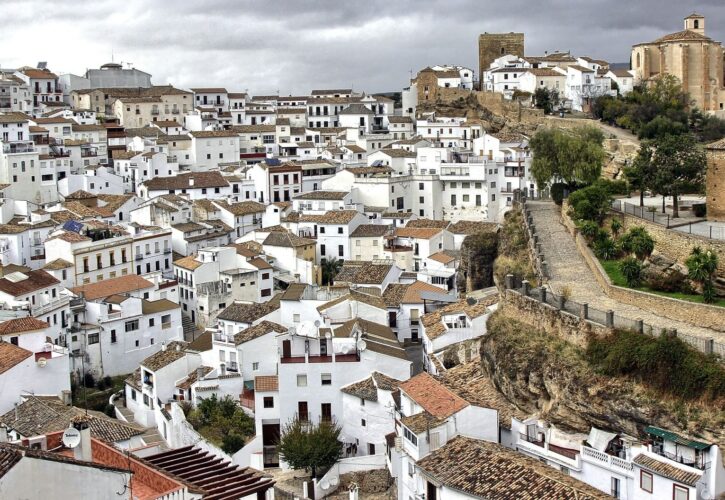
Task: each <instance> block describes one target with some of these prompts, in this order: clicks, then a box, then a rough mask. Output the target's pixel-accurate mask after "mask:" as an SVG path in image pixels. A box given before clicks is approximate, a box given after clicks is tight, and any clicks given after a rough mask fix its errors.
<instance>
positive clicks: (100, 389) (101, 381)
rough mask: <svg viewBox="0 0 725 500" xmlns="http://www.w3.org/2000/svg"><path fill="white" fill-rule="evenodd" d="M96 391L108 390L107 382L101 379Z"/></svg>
mask: <svg viewBox="0 0 725 500" xmlns="http://www.w3.org/2000/svg"><path fill="white" fill-rule="evenodd" d="M96 389H98V390H99V391H105V390H106V380H105V379H102V378H99V379H98V381H97V382H96Z"/></svg>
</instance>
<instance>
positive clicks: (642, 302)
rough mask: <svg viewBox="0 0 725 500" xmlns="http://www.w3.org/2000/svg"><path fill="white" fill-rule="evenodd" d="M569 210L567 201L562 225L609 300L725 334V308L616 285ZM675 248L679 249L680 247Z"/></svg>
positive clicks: (663, 251)
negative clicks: (571, 237) (577, 226)
mask: <svg viewBox="0 0 725 500" xmlns="http://www.w3.org/2000/svg"><path fill="white" fill-rule="evenodd" d="M568 209H569V207H568V205H567V203H566V201H564V203H563V205H562V208H561V218H562V222H563V223H564V226H566V228H567V229H568V230H569V232H570V233H571V234H572V236H573V237H574V239H575V241H576V245H577V248H578V249H579V252H580V253H581V255H582V256H583V257H584V260H585V262H586V263H587V266H589V269H591V271H592V273H593V274H594V278H595V279H596V280H597V282H598V283H599V285H600V286H601V287H602V289H603V290H604V293H606V294H607V296H608V297H611V298H612V299H614V300H617V301H619V302H622V303H624V304H630V305H633V306H637V307H639V308H641V309H645V310H647V311H649V312H651V313H653V314H657V315H659V316H663V317H665V318H670V319H673V320H677V321H684V322H686V323H690V324H692V325H695V326H699V327H701V328H710V329H712V330H716V331H720V332H723V331H725V309H723V308H722V307H717V306H711V305H707V304H698V303H696V302H688V301H686V300H679V299H672V298H670V297H665V296H662V295H656V294H652V293H647V292H640V291H639V290H632V289H630V288H624V287H620V286H616V285H613V284H612V282H611V280H610V279H609V275H607V273H606V272H605V271H604V269H603V268H602V266H601V264H600V263H599V259H597V258H596V256H595V255H594V254H593V253H592V251H591V249H590V248H589V246H588V245H587V243H586V240H585V239H584V237H582V235H581V234H579V231H578V230H577V229H576V226H575V225H574V222H573V221H572V220H571V218H570V217H569V215H568V214H567V212H568ZM632 219H634V220H635V221H638V222H647V221H644V220H642V219H638V218H636V217H632ZM634 225H641V226H644V224H633V223H631V226H634ZM649 225H650V226H652V225H654V226H657V225H656V224H652V223H649ZM625 227H626V226H625ZM657 227H659V229H660V230H664V231H667V233H668V234H669V233H673V232H674V231H671V230H669V231H668V230H666V229H664V228H662V227H661V226H657ZM645 228H646V229H647V231H648V232H650V228H649V227H647V226H645ZM650 234H652V232H650ZM684 236H690V235H684ZM652 237H653V238H654V237H655V235H654V234H652ZM660 237H661V238H662V237H663V235H662V234H660ZM675 238H676V237H674V236H673V239H675ZM672 246H676V244H674V245H672ZM658 250H660V251H662V253H664V254H665V255H668V256H670V257H672V258H674V256H672V255H670V254H669V253H668V252H667V251H666V250H664V249H662V247H659V248H658ZM688 255H689V253H688ZM722 260H723V258H722V257H721V261H722Z"/></svg>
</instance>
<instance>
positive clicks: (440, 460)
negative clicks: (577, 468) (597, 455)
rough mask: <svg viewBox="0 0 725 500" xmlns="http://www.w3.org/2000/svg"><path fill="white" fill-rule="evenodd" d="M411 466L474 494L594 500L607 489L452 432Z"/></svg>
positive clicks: (498, 447)
mask: <svg viewBox="0 0 725 500" xmlns="http://www.w3.org/2000/svg"><path fill="white" fill-rule="evenodd" d="M416 466H417V467H419V468H420V469H422V470H423V471H424V474H425V475H426V476H430V477H431V478H433V480H434V481H435V482H436V483H440V484H443V485H445V486H447V487H449V488H451V489H454V490H458V491H460V492H463V493H464V494H467V495H471V496H474V497H476V498H501V499H519V498H521V499H523V498H532V499H533V498H536V499H537V500H595V499H605V498H611V497H610V496H609V495H606V494H604V493H602V492H601V491H599V490H597V489H596V488H593V487H592V486H589V485H588V484H585V483H583V482H581V481H578V480H576V479H574V478H572V477H571V476H569V475H568V474H565V473H563V472H561V471H559V470H557V469H555V468H553V467H551V466H549V465H547V464H544V463H541V462H539V461H538V460H536V459H534V458H532V457H529V456H527V455H524V454H523V453H519V452H516V451H513V450H510V449H508V448H505V447H504V446H502V445H500V444H497V443H490V442H487V441H481V440H477V439H471V438H467V437H463V436H459V437H456V438H454V439H452V440H450V441H449V442H448V443H446V444H445V445H444V446H442V447H441V448H439V449H438V450H436V451H434V452H432V453H431V454H430V455H428V456H426V457H425V458H423V459H421V460H419V461H418V462H417V463H416Z"/></svg>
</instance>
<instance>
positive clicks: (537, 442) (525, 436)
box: [519, 432, 544, 448]
mask: <svg viewBox="0 0 725 500" xmlns="http://www.w3.org/2000/svg"><path fill="white" fill-rule="evenodd" d="M519 437H520V438H521V440H522V441H526V442H527V443H531V444H535V445H536V446H540V447H541V448H543V447H544V439H543V438H541V439H540V438H538V437H534V436H529V435H528V434H523V433H521V432H520V433H519Z"/></svg>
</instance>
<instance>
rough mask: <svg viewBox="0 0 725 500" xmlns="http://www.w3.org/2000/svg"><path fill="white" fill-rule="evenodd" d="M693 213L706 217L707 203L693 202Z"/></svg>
mask: <svg viewBox="0 0 725 500" xmlns="http://www.w3.org/2000/svg"><path fill="white" fill-rule="evenodd" d="M692 213H693V214H694V215H695V217H705V216H706V215H707V205H706V204H705V203H693V204H692Z"/></svg>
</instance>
